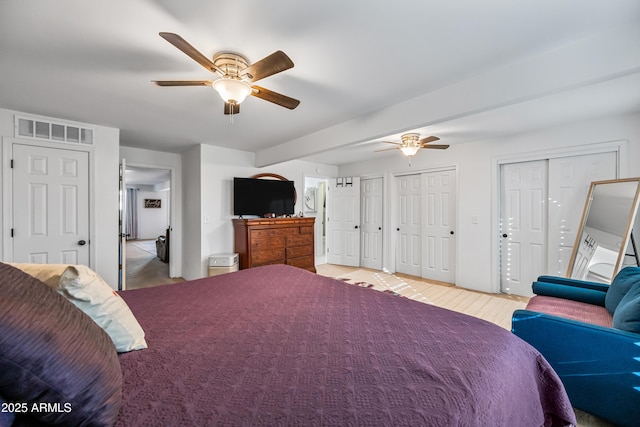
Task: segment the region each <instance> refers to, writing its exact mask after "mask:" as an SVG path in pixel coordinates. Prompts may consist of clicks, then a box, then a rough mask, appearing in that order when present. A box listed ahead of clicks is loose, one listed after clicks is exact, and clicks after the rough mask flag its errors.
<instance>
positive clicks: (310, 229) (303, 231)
mask: <svg viewBox="0 0 640 427" xmlns="http://www.w3.org/2000/svg"><path fill="white" fill-rule="evenodd" d="M300 234H313V227H300Z"/></svg>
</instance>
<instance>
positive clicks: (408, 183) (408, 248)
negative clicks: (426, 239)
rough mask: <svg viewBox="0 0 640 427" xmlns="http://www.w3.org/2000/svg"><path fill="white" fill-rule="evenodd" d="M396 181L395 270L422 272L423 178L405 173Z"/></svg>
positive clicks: (415, 273) (418, 274)
mask: <svg viewBox="0 0 640 427" xmlns="http://www.w3.org/2000/svg"><path fill="white" fill-rule="evenodd" d="M396 182H397V200H398V201H397V203H396V206H397V227H396V232H397V234H396V271H398V272H399V273H405V274H410V275H412V276H421V275H422V264H421V262H422V224H421V218H422V177H421V175H419V174H417V175H405V176H400V177H398V178H397V179H396Z"/></svg>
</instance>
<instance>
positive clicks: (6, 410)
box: [0, 396, 15, 427]
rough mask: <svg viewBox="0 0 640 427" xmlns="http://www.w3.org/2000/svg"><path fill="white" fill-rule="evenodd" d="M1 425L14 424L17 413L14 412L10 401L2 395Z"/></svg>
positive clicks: (1, 426)
mask: <svg viewBox="0 0 640 427" xmlns="http://www.w3.org/2000/svg"><path fill="white" fill-rule="evenodd" d="M0 406H1V407H0V427H4V426H10V425H11V424H13V419H14V418H15V415H14V414H13V412H10V411H12V410H13V407H12V406H9V402H7V401H6V399H4V398H3V397H2V396H0Z"/></svg>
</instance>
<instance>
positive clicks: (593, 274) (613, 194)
mask: <svg viewBox="0 0 640 427" xmlns="http://www.w3.org/2000/svg"><path fill="white" fill-rule="evenodd" d="M639 196H640V178H627V179H616V180H608V181H594V182H592V183H591V187H590V189H589V194H588V196H587V201H586V203H585V207H584V211H583V214H582V221H581V222H580V228H579V229H578V234H577V237H576V242H575V244H574V246H573V252H572V254H571V261H570V263H569V270H568V271H567V277H571V278H573V279H579V280H587V281H592V282H601V283H611V281H612V280H613V278H614V277H615V275H616V274H617V273H618V271H619V270H620V269H621V268H623V267H624V266H626V265H640V260H639V257H638V251H637V247H636V245H635V237H634V232H633V228H634V226H635V225H637V224H638V222H639V221H636V219H637V216H638V204H639V203H640V198H639ZM635 235H636V236H637V233H635Z"/></svg>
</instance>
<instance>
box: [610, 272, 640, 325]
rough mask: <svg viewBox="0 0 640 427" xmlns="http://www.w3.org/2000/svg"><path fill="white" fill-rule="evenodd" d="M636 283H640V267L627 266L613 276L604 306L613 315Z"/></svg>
mask: <svg viewBox="0 0 640 427" xmlns="http://www.w3.org/2000/svg"><path fill="white" fill-rule="evenodd" d="M636 283H640V267H625V268H623V269H622V270H620V271H619V272H618V274H617V275H616V277H614V278H613V282H611V286H610V287H609V290H608V291H607V295H606V296H605V299H604V306H605V307H606V308H607V311H608V312H609V313H610V314H611V315H613V313H615V311H616V308H617V307H618V304H620V301H621V300H622V298H624V296H625V295H626V294H627V292H629V289H631V287H632V286H633V285H634V284H636Z"/></svg>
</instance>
